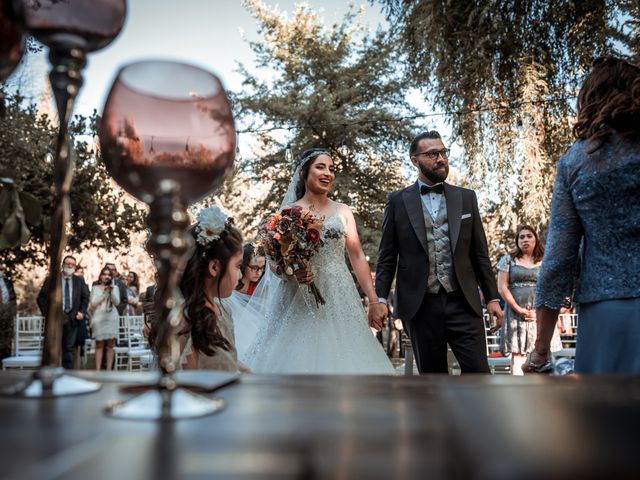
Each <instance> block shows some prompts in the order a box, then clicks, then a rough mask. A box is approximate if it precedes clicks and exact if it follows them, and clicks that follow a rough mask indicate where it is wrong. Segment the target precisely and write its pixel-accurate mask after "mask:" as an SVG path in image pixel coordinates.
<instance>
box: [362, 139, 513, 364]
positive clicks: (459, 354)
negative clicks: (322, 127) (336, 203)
mask: <svg viewBox="0 0 640 480" xmlns="http://www.w3.org/2000/svg"><path fill="white" fill-rule="evenodd" d="M409 155H410V157H411V162H412V163H413V165H415V166H416V168H417V170H418V181H417V182H416V183H414V184H413V185H412V186H410V187H408V188H405V189H404V190H400V191H397V192H393V193H391V194H390V195H389V199H388V201H387V205H386V207H385V212H384V221H383V224H382V238H381V240H380V250H379V253H378V268H377V270H376V293H377V295H378V297H379V298H380V302H381V303H379V304H372V305H371V306H370V307H369V323H370V325H371V326H372V327H373V328H376V329H381V328H382V322H383V321H384V319H385V317H386V315H387V309H386V306H385V305H383V304H384V303H386V298H387V297H388V296H389V290H390V288H391V283H392V281H393V277H394V275H395V273H396V268H397V295H398V296H397V303H396V314H397V316H398V317H399V318H401V319H402V320H403V321H404V324H405V328H406V329H407V332H408V333H409V336H410V337H411V343H412V345H413V350H414V352H415V356H416V363H417V365H418V370H419V371H420V373H447V371H448V368H447V343H448V344H449V346H450V347H451V349H452V350H453V353H454V355H455V356H456V358H457V360H458V363H459V364H460V368H461V369H462V373H474V372H475V373H489V365H488V363H487V354H486V345H485V331H484V322H483V319H482V305H481V303H480V295H479V292H478V286H480V287H481V288H482V293H483V294H484V297H485V298H486V299H487V311H488V312H489V315H490V317H491V318H492V319H494V318H495V324H494V328H495V329H497V328H499V327H500V325H501V324H502V310H501V309H500V305H499V303H498V298H499V297H498V289H497V287H496V282H495V278H494V274H493V271H492V269H491V263H490V261H489V255H488V251H487V239H486V237H485V233H484V229H483V227H482V222H481V221H480V214H479V213H478V201H477V199H476V195H475V192H473V191H472V190H468V189H466V188H460V187H455V186H453V185H449V184H448V183H444V181H445V179H446V178H447V175H448V174H449V159H448V158H449V150H448V149H447V148H445V146H444V144H443V143H442V139H441V137H440V134H439V133H438V132H436V131H430V132H426V133H422V134H420V135H418V136H417V137H416V138H414V140H413V141H412V142H411V148H410V151H409Z"/></svg>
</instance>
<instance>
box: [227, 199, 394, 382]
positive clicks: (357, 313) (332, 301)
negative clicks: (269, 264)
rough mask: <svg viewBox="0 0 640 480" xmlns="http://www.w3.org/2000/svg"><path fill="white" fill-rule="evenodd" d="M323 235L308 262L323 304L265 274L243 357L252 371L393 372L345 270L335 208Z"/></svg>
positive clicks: (342, 238)
mask: <svg viewBox="0 0 640 480" xmlns="http://www.w3.org/2000/svg"><path fill="white" fill-rule="evenodd" d="M321 233H322V237H323V240H324V245H323V246H322V247H321V248H320V250H319V251H318V252H317V253H316V254H315V255H314V257H313V258H312V259H311V265H312V267H313V271H314V273H315V280H314V281H315V284H316V286H317V287H318V289H319V290H320V293H321V294H322V296H323V297H324V299H325V300H326V304H325V305H320V306H317V305H316V302H315V299H314V297H313V295H312V294H311V293H310V291H309V288H308V286H307V285H300V284H298V283H297V282H296V281H295V280H293V279H289V280H282V279H279V278H278V277H276V276H275V275H274V274H272V273H270V272H268V273H267V276H268V278H267V280H266V283H267V284H270V285H269V286H268V287H267V288H266V291H263V292H262V293H261V294H260V295H261V296H262V299H263V301H264V300H266V302H264V303H266V307H265V306H262V308H261V310H262V313H261V315H260V316H261V318H260V319H259V320H258V322H257V323H258V332H257V334H256V337H255V340H254V342H253V343H252V344H251V345H250V346H249V347H248V348H247V351H246V354H245V355H243V357H244V358H241V360H242V361H244V362H245V363H246V364H247V365H248V366H249V368H251V370H252V372H254V373H287V374H388V375H390V374H394V373H395V372H394V368H393V366H392V364H391V362H390V361H389V359H388V357H387V355H386V354H385V352H384V350H383V348H382V346H381V345H380V343H379V342H378V341H377V340H376V338H375V337H374V335H373V334H372V332H371V329H370V328H369V325H368V321H367V317H366V314H365V311H364V308H363V307H362V302H361V300H360V296H359V295H358V291H357V289H356V286H355V284H354V282H353V279H352V277H351V273H350V272H349V269H348V268H347V264H346V262H345V226H344V222H343V220H342V217H341V216H340V215H339V214H338V212H337V211H336V213H334V214H333V215H332V216H330V217H329V218H327V219H326V220H325V222H324V226H323V229H322V232H321ZM261 283H262V282H261ZM254 296H255V294H254ZM252 301H253V300H250V301H249V305H250V307H251V304H252ZM256 301H259V300H258V299H256ZM255 310H256V311H257V310H260V308H255ZM245 313H246V312H245ZM234 317H235V314H234ZM253 323H256V322H253Z"/></svg>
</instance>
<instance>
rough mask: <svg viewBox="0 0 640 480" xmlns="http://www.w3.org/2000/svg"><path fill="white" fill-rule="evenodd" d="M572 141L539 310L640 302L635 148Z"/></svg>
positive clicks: (639, 163)
mask: <svg viewBox="0 0 640 480" xmlns="http://www.w3.org/2000/svg"><path fill="white" fill-rule="evenodd" d="M593 147H594V145H593V144H590V143H589V142H586V141H583V140H581V141H578V142H576V143H575V144H574V145H573V146H572V147H571V148H570V149H569V151H568V152H567V153H566V154H565V155H564V156H563V157H562V159H561V160H560V162H559V163H558V169H557V177H556V183H555V186H554V189H553V200H552V204H551V222H550V225H549V235H548V237H547V244H546V249H545V257H544V260H543V262H542V267H541V269H540V275H539V277H538V288H537V293H536V306H541V305H545V306H547V307H549V308H553V309H558V308H560V307H561V306H562V304H563V302H564V298H565V297H569V296H571V294H572V290H573V284H574V279H575V278H576V275H577V271H578V255H579V252H581V260H582V262H581V265H580V276H579V280H578V285H577V289H576V301H577V302H580V303H585V302H596V301H601V300H610V299H618V298H637V297H640V283H639V282H637V281H635V279H637V278H638V275H640V255H638V251H640V208H638V204H640V145H638V144H637V143H633V142H630V141H627V140H622V139H620V138H619V137H616V136H614V137H612V139H611V141H609V142H606V143H605V144H603V145H602V146H601V147H600V148H598V149H597V150H595V151H593V152H590V149H592V148H593Z"/></svg>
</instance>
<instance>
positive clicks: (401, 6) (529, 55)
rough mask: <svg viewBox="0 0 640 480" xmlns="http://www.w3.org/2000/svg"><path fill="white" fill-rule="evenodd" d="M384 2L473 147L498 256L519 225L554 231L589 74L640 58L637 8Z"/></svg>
mask: <svg viewBox="0 0 640 480" xmlns="http://www.w3.org/2000/svg"><path fill="white" fill-rule="evenodd" d="M379 3H381V4H383V5H384V6H385V9H386V13H387V18H388V20H389V21H390V22H391V23H392V29H393V30H394V31H396V32H398V34H399V36H400V37H401V39H402V42H401V43H400V44H399V45H401V47H402V52H403V53H404V54H406V56H407V58H408V60H409V62H410V65H411V68H408V69H406V71H407V72H408V73H409V75H411V77H412V80H413V81H414V82H415V84H416V85H417V86H419V87H422V88H423V89H424V92H425V94H426V96H427V97H428V98H429V99H430V100H432V101H433V102H434V103H435V104H437V105H439V106H440V107H442V108H443V109H444V110H445V111H446V112H448V113H449V115H448V120H449V121H450V123H451V126H452V129H453V132H454V134H455V135H457V136H458V138H459V141H461V142H463V144H464V149H465V153H466V156H467V168H468V172H469V176H470V178H471V180H472V181H473V183H474V184H475V186H476V187H478V188H479V189H480V190H481V192H482V193H483V194H484V195H483V197H484V199H485V202H484V206H485V210H486V211H487V212H488V214H489V215H491V216H492V217H496V218H494V220H495V222H492V223H494V224H495V225H498V226H499V227H500V231H499V232H498V231H493V232H492V231H488V233H489V235H490V236H493V242H492V243H493V246H494V248H495V247H496V246H497V245H499V244H500V243H503V242H505V241H508V242H509V244H510V243H511V242H512V240H511V238H510V237H511V235H512V233H511V231H512V230H514V229H515V228H516V225H517V224H518V223H529V224H532V225H533V226H534V227H537V228H542V229H543V230H544V228H545V226H546V224H547V222H548V213H549V203H550V199H551V192H552V185H553V181H554V175H555V163H556V162H557V160H558V159H559V158H560V156H561V155H562V154H563V153H564V151H565V150H566V149H567V148H568V146H569V145H570V144H571V142H572V141H573V137H572V135H571V128H570V127H571V124H570V118H571V116H572V115H573V114H574V110H573V106H574V104H575V101H574V97H575V95H576V93H577V88H578V87H579V84H580V82H581V81H582V78H583V75H584V73H585V72H586V71H587V70H588V69H589V65H590V63H591V61H592V60H593V59H594V58H595V57H596V56H598V55H600V54H604V53H607V52H617V53H618V54H622V53H624V52H627V53H628V54H629V55H630V56H634V55H635V58H638V54H639V53H640V48H639V44H638V28H639V24H638V20H639V18H640V15H639V13H640V12H639V9H640V7H639V6H638V2H637V0H617V1H615V0H592V1H588V2H579V1H572V0H561V1H558V2H548V1H546V0H482V1H475V2H468V1H466V0H449V1H446V2H444V1H442V0H418V1H415V0H379ZM614 40H616V42H614ZM616 48H617V49H618V50H616ZM424 72H430V76H428V77H425V76H424ZM494 252H495V251H494Z"/></svg>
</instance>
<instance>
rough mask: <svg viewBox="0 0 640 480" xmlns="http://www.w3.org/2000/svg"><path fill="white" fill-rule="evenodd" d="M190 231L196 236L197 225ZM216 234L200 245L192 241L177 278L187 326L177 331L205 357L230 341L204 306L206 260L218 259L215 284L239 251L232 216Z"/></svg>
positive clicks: (205, 305)
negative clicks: (192, 243)
mask: <svg viewBox="0 0 640 480" xmlns="http://www.w3.org/2000/svg"><path fill="white" fill-rule="evenodd" d="M190 233H191V235H193V238H194V239H197V238H198V224H196V225H194V226H193V227H192V228H191V230H190ZM219 237H220V238H217V239H214V240H211V241H210V242H208V243H206V244H204V245H203V244H202V243H200V242H196V248H195V251H194V252H193V255H192V256H191V258H190V259H189V261H188V262H187V266H186V267H185V270H184V274H183V275H182V280H181V281H180V291H181V292H182V295H183V297H184V299H185V302H184V306H183V312H184V318H185V321H186V323H187V327H186V328H185V330H183V331H181V332H179V334H186V333H190V334H191V340H192V342H193V345H194V346H195V348H196V349H197V350H198V351H200V352H202V353H204V354H205V355H209V356H213V355H215V349H216V348H222V349H224V350H227V351H228V350H230V349H231V344H230V343H229V341H228V340H227V339H226V338H225V337H224V336H223V335H222V333H221V332H220V327H219V325H218V317H217V316H216V314H215V313H214V312H213V311H212V310H211V309H210V308H209V307H208V306H207V297H206V295H205V290H204V288H205V287H204V285H205V279H206V277H207V275H209V273H208V271H209V262H211V261H212V260H218V261H219V262H220V274H219V276H218V286H219V285H220V280H221V279H222V278H223V277H224V276H225V274H226V273H227V269H228V268H229V260H230V259H231V257H233V256H234V255H235V254H237V253H238V252H240V251H242V233H240V230H238V229H237V228H236V227H235V226H234V225H233V220H232V219H228V220H227V222H226V224H225V227H224V230H222V231H221V232H220V233H219ZM210 300H211V299H210Z"/></svg>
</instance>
